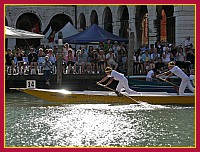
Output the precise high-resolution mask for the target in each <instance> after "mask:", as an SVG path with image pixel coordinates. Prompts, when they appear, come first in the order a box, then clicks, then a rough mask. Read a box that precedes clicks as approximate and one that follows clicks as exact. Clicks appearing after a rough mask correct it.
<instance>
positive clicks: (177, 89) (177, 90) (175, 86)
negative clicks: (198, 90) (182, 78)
mask: <svg viewBox="0 0 200 152" xmlns="http://www.w3.org/2000/svg"><path fill="white" fill-rule="evenodd" d="M157 79H159V80H162V81H164V82H167V83H169V84H171V85H172V86H174V89H175V90H176V92H177V93H179V86H177V85H176V84H174V83H172V82H170V81H168V80H166V79H163V78H160V77H158V78H157Z"/></svg>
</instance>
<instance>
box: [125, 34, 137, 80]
mask: <svg viewBox="0 0 200 152" xmlns="http://www.w3.org/2000/svg"><path fill="white" fill-rule="evenodd" d="M134 40H135V36H134V32H130V34H129V44H128V72H127V75H128V76H131V75H133V55H134Z"/></svg>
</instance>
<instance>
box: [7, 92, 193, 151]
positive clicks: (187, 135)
mask: <svg viewBox="0 0 200 152" xmlns="http://www.w3.org/2000/svg"><path fill="white" fill-rule="evenodd" d="M5 105H6V107H5V110H6V112H5V145H6V147H16V146H17V147H29V146H33V147H35V146H36V147H37V146H44V147H46V146H51V147H58V146H62V147H63V146H64V147H65V146H66V147H67V146H70V147H71V146H76V147H77V146H80V147H83V146H89V147H94V146H98V147H99V146H100V147H107V146H112V147H122V146H123V147H124V146H125V147H194V146H195V120H194V118H195V108H194V107H187V106H174V105H166V106H162V105H150V104H131V105H108V104H77V105H75V104H73V105H70V104H55V103H51V102H47V101H44V100H41V99H38V98H35V97H33V96H30V95H27V94H24V93H18V92H17V93H6V104H5Z"/></svg>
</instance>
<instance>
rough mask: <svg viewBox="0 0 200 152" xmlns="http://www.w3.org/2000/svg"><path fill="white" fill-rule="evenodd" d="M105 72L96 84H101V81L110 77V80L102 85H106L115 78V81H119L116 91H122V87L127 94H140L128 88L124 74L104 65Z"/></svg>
mask: <svg viewBox="0 0 200 152" xmlns="http://www.w3.org/2000/svg"><path fill="white" fill-rule="evenodd" d="M105 72H106V76H105V77H104V78H103V79H102V80H100V81H99V82H97V84H101V83H102V82H105V81H106V80H107V79H108V78H110V80H109V81H108V82H107V84H106V85H104V86H105V87H106V86H108V85H109V84H111V83H112V81H113V80H117V81H119V83H118V85H117V88H116V91H117V92H119V93H120V92H121V91H122V89H123V88H124V89H125V90H126V92H127V93H129V94H140V93H138V92H136V91H134V90H132V89H130V88H129V86H128V80H127V78H126V77H125V76H124V74H122V73H119V72H117V71H115V70H112V68H110V67H106V69H105Z"/></svg>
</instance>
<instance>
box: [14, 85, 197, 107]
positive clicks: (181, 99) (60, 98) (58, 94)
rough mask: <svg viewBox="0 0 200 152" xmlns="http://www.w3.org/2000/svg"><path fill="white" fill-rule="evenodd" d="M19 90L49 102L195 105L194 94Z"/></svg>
mask: <svg viewBox="0 0 200 152" xmlns="http://www.w3.org/2000/svg"><path fill="white" fill-rule="evenodd" d="M13 89H15V90H19V91H21V92H24V93H27V94H30V95H32V96H35V97H38V98H40V99H43V100H46V101H49V102H60V103H67V104H135V103H137V102H135V101H134V100H136V101H143V102H147V103H149V104H161V105H164V104H165V105H166V104H177V105H195V96H194V94H191V93H189V94H187V95H186V96H178V95H177V94H175V93H173V94H170V93H166V92H162V93H161V92H159V93H155V92H142V93H141V94H137V95H135V94H134V95H131V96H129V97H131V98H133V99H134V100H131V99H130V98H129V97H127V96H122V97H118V96H117V95H116V94H115V93H113V92H109V91H66V90H49V89H28V88H13Z"/></svg>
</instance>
